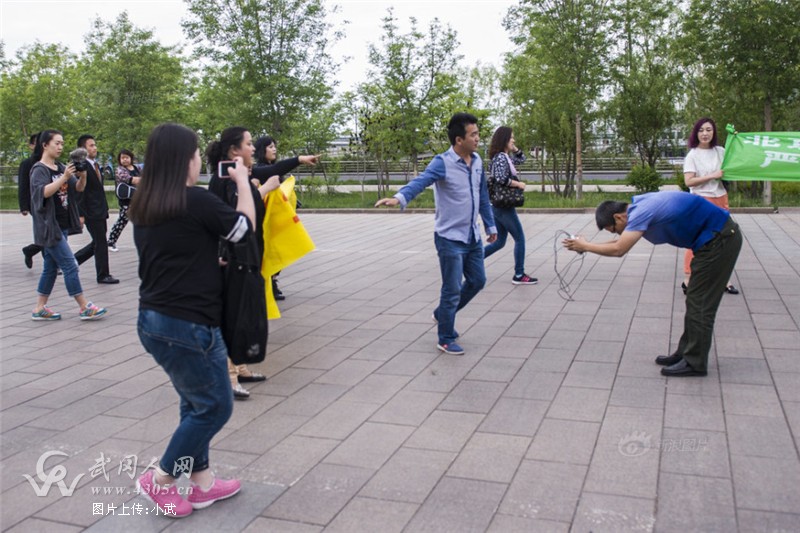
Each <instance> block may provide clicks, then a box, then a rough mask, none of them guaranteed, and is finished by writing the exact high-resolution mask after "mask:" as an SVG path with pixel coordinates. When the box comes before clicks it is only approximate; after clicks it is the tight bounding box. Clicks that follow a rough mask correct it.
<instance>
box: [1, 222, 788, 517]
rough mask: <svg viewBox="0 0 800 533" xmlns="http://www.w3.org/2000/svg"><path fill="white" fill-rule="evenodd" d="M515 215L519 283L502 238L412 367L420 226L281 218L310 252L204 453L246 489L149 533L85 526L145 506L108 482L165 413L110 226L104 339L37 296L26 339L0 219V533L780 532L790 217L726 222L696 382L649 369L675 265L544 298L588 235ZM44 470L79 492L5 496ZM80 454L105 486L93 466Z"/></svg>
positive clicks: (672, 261)
mask: <svg viewBox="0 0 800 533" xmlns="http://www.w3.org/2000/svg"><path fill="white" fill-rule="evenodd" d="M521 218H522V221H523V224H524V227H525V232H526V235H527V239H528V240H527V245H528V252H527V259H526V261H527V270H528V272H529V273H531V274H533V275H536V276H538V277H539V278H540V280H541V283H540V285H538V286H536V287H513V286H512V285H511V284H510V277H511V274H512V266H513V265H512V256H511V248H512V245H511V242H509V245H508V246H507V247H506V248H505V249H504V250H502V251H501V252H500V253H498V254H496V255H495V256H493V257H491V258H490V259H489V260H488V261H487V274H488V278H489V284H488V286H487V288H486V289H485V290H484V291H483V292H482V293H481V294H479V295H478V297H477V298H476V299H475V300H474V301H473V302H472V303H471V304H470V305H469V306H468V307H467V308H466V309H465V310H464V311H463V312H462V313H461V314H459V316H458V320H457V328H458V330H459V331H460V332H461V335H462V337H461V339H460V341H459V342H460V343H461V344H462V345H463V346H464V348H465V349H466V350H467V353H466V355H465V356H463V357H456V356H448V355H440V354H439V353H437V351H436V349H435V342H436V335H435V327H434V326H433V324H432V323H431V319H430V314H431V310H432V309H433V307H434V305H435V302H436V301H437V298H438V290H439V272H438V263H437V260H436V256H435V252H434V249H433V239H432V225H433V223H432V215H396V214H395V215H385V216H380V215H377V214H373V215H344V214H325V215H322V214H307V215H305V216H304V220H305V222H306V225H307V227H308V229H309V230H310V232H311V234H312V235H313V237H314V239H315V241H316V243H317V246H318V247H319V249H318V250H317V251H316V252H314V253H313V254H311V255H310V256H308V257H306V258H305V259H303V260H302V261H301V262H300V263H298V264H296V265H294V266H292V267H290V268H288V269H286V271H285V272H284V273H283V274H282V276H281V281H282V284H281V286H282V288H283V290H284V291H285V293H286V294H287V295H288V299H287V300H286V302H284V304H283V306H282V308H283V311H284V318H282V319H281V320H279V321H276V322H273V323H271V324H270V328H271V332H270V348H269V355H268V358H267V361H266V362H265V363H264V364H261V365H259V367H258V370H260V371H262V372H264V373H266V374H267V375H268V376H269V381H268V382H266V383H263V384H259V385H256V386H252V387H250V389H251V391H252V393H253V394H252V397H251V399H250V400H248V401H245V402H237V403H236V404H235V410H234V414H233V417H232V418H231V420H230V422H229V423H228V424H227V426H226V427H225V428H224V429H223V430H222V432H221V433H220V434H219V435H218V436H217V437H216V439H215V440H214V442H213V451H212V463H213V464H214V466H215V467H216V470H217V472H218V473H219V474H221V475H223V476H228V475H235V476H238V477H240V478H241V479H242V480H243V482H244V488H243V490H242V492H241V494H239V495H238V496H236V497H235V498H234V499H232V500H230V501H226V502H220V503H218V504H215V505H214V506H212V507H210V508H209V509H207V510H202V511H198V512H196V513H195V514H194V515H193V516H191V517H189V518H187V519H185V520H181V521H172V520H170V519H168V518H164V517H154V516H152V515H149V516H147V515H139V516H136V515H134V516H118V515H114V516H111V515H109V506H110V505H111V506H116V510H115V511H114V512H115V513H117V514H118V513H120V512H122V511H123V504H124V505H125V506H126V507H125V512H128V513H130V512H132V509H134V508H136V507H132V505H133V506H136V505H140V506H141V507H140V508H139V510H140V511H142V509H147V505H146V502H145V500H143V499H142V497H141V496H136V495H134V494H132V493H130V491H132V489H133V481H132V480H131V478H130V477H129V476H128V475H126V472H125V471H124V470H123V471H122V472H120V471H119V467H120V463H121V461H122V459H123V457H124V456H126V455H135V456H136V457H137V459H138V461H139V462H140V464H139V465H138V466H139V469H141V468H142V467H143V466H144V465H143V464H141V463H146V462H148V461H149V459H150V458H151V457H152V456H154V455H157V454H160V453H161V451H162V450H163V448H164V446H165V442H166V440H167V439H168V437H169V436H170V434H171V432H172V430H173V427H174V425H175V423H176V420H177V416H178V409H177V397H176V395H175V393H174V392H173V390H172V387H171V386H170V384H169V383H168V381H167V377H166V375H165V374H164V373H163V372H162V371H161V369H160V368H159V367H158V366H157V365H156V364H155V363H154V362H153V360H152V359H151V357H150V356H148V355H147V354H146V353H144V351H143V349H142V347H141V346H140V344H139V341H138V339H137V337H136V333H135V321H136V295H137V286H138V283H137V276H136V265H137V259H136V254H135V251H134V249H133V246H132V240H131V229H130V228H128V229H126V231H125V233H124V234H123V237H122V239H121V241H120V252H119V253H116V254H111V266H112V273H113V274H114V275H115V276H117V277H119V278H120V279H121V280H122V283H121V284H120V285H118V286H98V285H97V284H95V283H94V281H93V280H94V269H93V265H91V264H87V265H85V266H84V267H83V273H82V274H81V278H82V281H83V282H84V287H85V291H86V293H87V294H88V296H89V297H90V298H91V299H92V300H94V301H95V302H96V303H98V304H100V305H103V306H106V307H108V308H109V316H108V317H107V319H105V320H103V321H101V322H95V323H84V322H80V321H79V320H78V319H77V317H76V312H77V310H76V309H75V306H74V304H73V303H72V302H71V301H69V299H68V298H67V296H66V293H65V289H64V287H63V283H62V282H61V281H59V282H58V284H57V286H56V290H55V293H54V297H53V298H52V300H51V302H52V305H53V306H54V307H55V308H56V309H57V310H59V311H60V312H61V313H62V314H64V319H63V320H61V321H60V322H57V323H34V322H32V321H30V320H29V313H30V308H31V307H32V305H33V303H34V291H35V287H36V281H37V279H38V275H39V273H40V270H41V259H40V258H37V259H36V260H35V265H34V268H33V270H27V269H26V268H25V267H24V266H23V264H22V254H21V253H20V251H19V248H20V246H21V245H23V244H25V243H27V242H28V240H29V238H30V234H31V227H30V221H29V219H23V218H22V217H20V216H18V215H12V214H4V215H0V224H2V247H1V250H2V259H1V261H0V267H2V280H3V282H2V308H1V310H0V326H2V367H1V370H2V381H1V382H0V383H1V384H2V396H1V399H2V415H1V416H2V418H1V421H2V477H1V479H2V495H0V498H2V528H3V529H4V530H10V531H15V532H18V531H19V532H31V531H47V532H61V531H65V532H66V531H80V530H83V529H85V528H88V530H89V531H101V532H106V531H162V530H169V531H178V530H190V531H215V532H216V531H251V532H256V531H258V532H261V531H292V532H315V531H321V530H323V529H324V530H325V531H344V532H358V531H365V532H382V533H383V532H389V531H409V532H412V531H413V532H416V531H436V532H442V531H454V532H459V533H460V532H465V531H498V532H501V531H502V532H506V531H525V532H529V531H548V532H550V531H568V530H570V528H572V530H573V531H577V532H588V531H593V532H600V531H613V532H618V531H659V532H661V531H679V532H684V531H692V530H694V531H704V532H706V531H725V532H728V531H736V530H737V529H738V530H739V531H743V532H744V531H747V532H750V531H797V528H798V523H800V488H798V487H800V460H798V443H800V349H798V347H799V346H800V331H799V330H798V324H800V214H798V213H792V214H778V215H745V214H742V215H738V216H737V217H736V218H737V220H738V221H739V223H740V225H741V226H742V228H743V230H744V232H745V236H746V241H745V244H744V248H743V249H742V254H741V256H740V258H739V263H738V266H737V269H736V274H735V279H734V282H735V283H736V285H738V286H739V287H740V288H741V290H742V294H741V295H739V296H729V295H726V296H725V297H724V300H723V304H722V307H721V309H720V313H719V316H718V321H717V327H716V341H715V346H714V348H713V350H712V354H711V364H710V372H709V376H708V377H707V378H695V379H674V378H673V379H665V378H663V377H661V376H660V375H659V372H658V370H659V369H658V367H657V366H656V365H655V364H654V363H653V358H654V357H655V356H656V355H658V354H663V353H667V351H668V350H669V348H670V346H674V345H675V343H676V341H677V337H678V335H679V333H680V329H681V323H682V321H681V317H682V314H683V297H682V294H681V292H680V289H679V285H680V281H681V274H680V272H679V265H680V264H681V260H682V258H681V254H680V253H679V252H678V251H677V250H676V249H674V248H671V247H667V246H659V247H653V246H650V245H649V244H647V243H644V242H642V243H640V244H639V245H637V246H636V247H635V248H634V249H633V250H632V253H630V254H629V255H628V256H627V257H626V258H625V259H622V260H619V259H606V258H602V259H601V258H598V257H596V256H590V257H586V258H585V263H584V264H583V268H582V269H581V271H580V274H579V277H578V279H577V280H576V282H575V284H574V286H575V288H576V289H577V292H576V294H575V301H573V302H565V301H564V300H562V299H561V298H560V297H559V296H558V294H557V284H556V282H555V281H554V275H553V234H554V232H555V231H556V230H557V229H561V228H563V229H567V230H569V231H571V232H574V233H577V232H583V233H584V234H587V235H590V236H594V235H595V231H594V229H593V222H592V217H591V215H586V214H559V215H555V214H554V215H523V216H522V217H521ZM112 222H113V221H112ZM600 238H602V239H606V238H607V234H606V235H603V236H600ZM86 241H87V236H84V235H81V236H77V237H74V238H73V239H72V240H71V243H72V247H73V249H77V248H78V247H80V246H81V245H82V243H85V242H86ZM563 253H564V254H566V252H563ZM569 257H570V256H569V255H560V256H559V259H560V260H562V264H563V261H564V260H566V259H568V258H569ZM51 450H52V451H59V452H62V453H63V455H56V456H52V457H50V458H49V459H47V462H46V464H45V467H44V470H45V471H46V472H48V473H50V474H53V475H55V474H57V472H55V471H54V470H53V468H54V467H55V466H56V465H57V464H59V463H60V464H61V465H63V466H64V467H65V468H66V472H67V475H66V478H65V479H64V483H67V484H69V483H71V482H72V480H73V479H74V478H75V477H77V476H78V475H79V474H83V477H82V478H81V479H79V480H78V482H77V485H76V488H75V491H74V493H73V495H72V496H69V497H65V496H62V495H61V493H60V490H59V488H58V487H57V486H55V485H54V486H53V487H52V488H51V489H50V491H49V493H48V494H47V495H46V496H43V497H38V496H37V495H36V493H35V492H34V489H33V486H32V485H31V484H30V483H29V482H28V481H27V480H26V479H25V478H24V477H23V474H28V475H32V476H33V475H35V474H36V463H37V460H39V458H40V456H41V455H42V453H44V452H47V451H51ZM101 454H102V457H103V458H104V459H108V461H109V462H108V463H107V466H106V472H107V474H108V477H109V480H108V481H106V479H105V477H104V476H103V475H102V473H101V472H100V471H99V470H95V471H94V472H92V469H93V467H96V466H97V464H99V462H100V461H99V459H100V458H101ZM93 474H94V475H93ZM55 477H56V478H58V476H55ZM34 479H35V478H34ZM35 481H37V483H39V484H41V483H40V482H39V480H37V479H35ZM116 487H120V489H119V490H121V491H122V492H123V493H122V494H105V495H104V494H102V492H103V491H104V490H108V491H112V492H113V491H115V490H117V489H116ZM93 490H94V491H99V492H100V494H94V493H93ZM93 504H97V505H93ZM93 507H94V509H93ZM93 511H94V512H93ZM142 512H144V511H142ZM104 515H106V516H104Z"/></svg>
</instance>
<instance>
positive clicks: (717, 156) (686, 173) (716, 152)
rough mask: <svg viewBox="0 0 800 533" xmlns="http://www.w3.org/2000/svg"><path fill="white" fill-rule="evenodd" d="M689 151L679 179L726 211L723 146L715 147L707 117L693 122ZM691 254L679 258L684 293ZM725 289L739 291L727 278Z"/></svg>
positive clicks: (712, 126)
mask: <svg viewBox="0 0 800 533" xmlns="http://www.w3.org/2000/svg"><path fill="white" fill-rule="evenodd" d="M689 148H690V150H689V153H688V154H686V159H685V160H684V163H683V181H684V183H686V186H687V187H689V191H690V192H691V193H692V194H696V195H698V196H702V197H703V198H705V199H706V200H708V201H709V202H711V203H712V204H714V205H716V206H719V207H721V208H722V209H724V210H726V211H727V210H728V191H726V190H725V187H724V186H723V184H722V159H723V156H724V155H725V149H724V148H722V147H721V146H717V125H716V124H715V123H714V121H713V120H711V119H710V118H701V119H700V120H698V121H697V122H695V124H694V127H693V128H692V133H691V135H689ZM693 257H694V254H693V253H692V251H691V250H686V255H685V256H684V259H683V274H684V280H683V284H681V288H682V289H683V292H684V294H685V293H686V290H687V288H688V287H689V280H690V278H691V275H692V270H691V264H692V258H693ZM725 291H726V292H727V293H729V294H739V291H738V290H737V289H736V287H734V286H733V285H732V284H731V283H730V281H729V282H728V285H727V287H726V288H725Z"/></svg>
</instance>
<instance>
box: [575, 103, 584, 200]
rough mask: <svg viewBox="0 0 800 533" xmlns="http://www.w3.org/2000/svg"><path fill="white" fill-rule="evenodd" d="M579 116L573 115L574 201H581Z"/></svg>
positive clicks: (581, 177)
mask: <svg viewBox="0 0 800 533" xmlns="http://www.w3.org/2000/svg"><path fill="white" fill-rule="evenodd" d="M581 146H582V141H581V116H580V114H578V115H575V199H576V200H582V199H583V161H582V158H581Z"/></svg>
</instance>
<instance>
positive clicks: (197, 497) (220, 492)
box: [189, 478, 242, 509]
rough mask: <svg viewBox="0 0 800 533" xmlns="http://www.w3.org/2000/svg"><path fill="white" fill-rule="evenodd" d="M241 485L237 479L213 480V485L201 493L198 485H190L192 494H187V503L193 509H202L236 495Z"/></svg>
mask: <svg viewBox="0 0 800 533" xmlns="http://www.w3.org/2000/svg"><path fill="white" fill-rule="evenodd" d="M241 488H242V484H241V483H240V482H239V480H238V479H219V478H215V479H214V484H213V485H212V486H211V488H210V489H208V490H207V491H203V490H202V489H201V488H200V486H199V485H195V484H192V492H191V494H189V503H191V504H192V507H194V508H195V509H203V508H205V507H208V506H209V505H211V504H212V503H214V502H215V501H218V500H224V499H225V498H230V497H231V496H233V495H234V494H236V493H238V492H239V491H240V490H241Z"/></svg>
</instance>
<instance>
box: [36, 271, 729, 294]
mask: <svg viewBox="0 0 800 533" xmlns="http://www.w3.org/2000/svg"><path fill="white" fill-rule="evenodd" d="M28 268H30V267H28ZM725 292H727V293H728V294H739V289H737V288H736V287H734V286H733V285H728V286H727V287H725Z"/></svg>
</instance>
